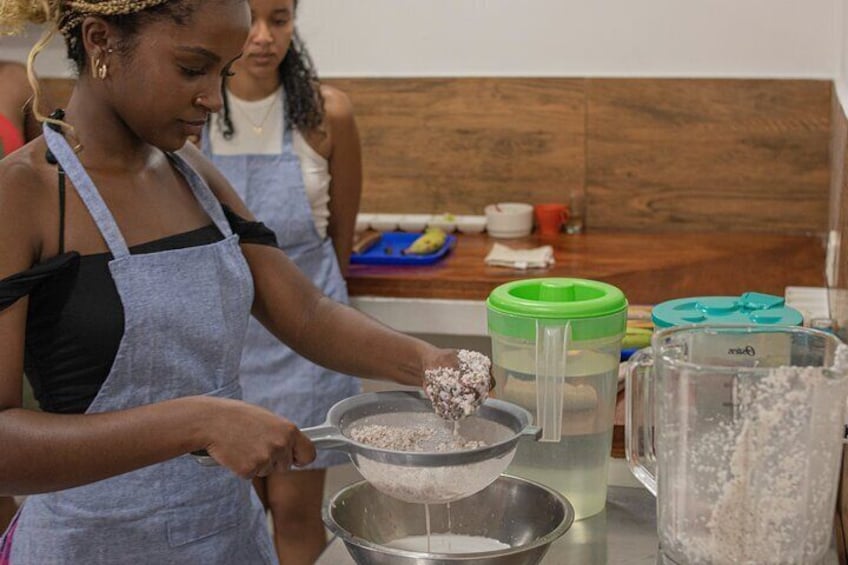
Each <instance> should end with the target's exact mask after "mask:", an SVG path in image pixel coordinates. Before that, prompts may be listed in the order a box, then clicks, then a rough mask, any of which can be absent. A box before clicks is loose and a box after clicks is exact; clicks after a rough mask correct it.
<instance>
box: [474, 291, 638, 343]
mask: <svg viewBox="0 0 848 565" xmlns="http://www.w3.org/2000/svg"><path fill="white" fill-rule="evenodd" d="M486 307H487V311H488V325H489V332H490V333H491V334H498V335H506V336H511V337H517V338H521V339H529V340H534V339H535V338H536V323H537V322H540V323H543V324H545V325H557V324H565V323H569V324H570V326H571V338H572V339H574V340H578V341H581V340H589V339H599V338H608V337H620V336H622V335H624V331H625V327H626V324H627V299H626V298H625V297H624V293H623V292H621V290H619V289H618V288H617V287H615V286H613V285H611V284H607V283H604V282H600V281H592V280H588V279H573V278H558V277H549V278H538V279H524V280H518V281H512V282H508V283H505V284H502V285H500V286H498V287H497V288H495V289H494V290H493V291H492V292H491V294H489V298H488V299H487V300H486Z"/></svg>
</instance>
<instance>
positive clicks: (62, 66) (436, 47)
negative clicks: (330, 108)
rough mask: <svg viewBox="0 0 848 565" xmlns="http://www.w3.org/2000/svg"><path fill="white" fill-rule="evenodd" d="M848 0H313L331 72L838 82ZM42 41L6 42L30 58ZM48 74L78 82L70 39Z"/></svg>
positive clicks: (313, 35) (322, 57)
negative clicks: (67, 53)
mask: <svg viewBox="0 0 848 565" xmlns="http://www.w3.org/2000/svg"><path fill="white" fill-rule="evenodd" d="M845 2H848V0H639V1H633V0H521V1H519V0H301V7H300V14H299V19H300V22H299V25H300V28H301V32H302V34H303V36H304V37H305V39H306V40H307V42H308V45H309V47H310V50H311V51H312V54H313V56H314V58H315V59H316V63H317V65H318V68H319V71H320V73H321V75H322V76H328V77H329V76H378V77H379V76H480V75H484V76H485V75H500V76H515V75H533V76H648V77H663V76H683V77H701V76H714V77H774V78H788V77H797V78H832V77H834V76H835V75H836V74H837V72H838V69H839V67H840V63H841V59H840V52H841V49H840V46H841V43H842V36H841V28H842V25H841V23H842V16H841V9H842V5H843V4H844V3H845ZM33 41H34V37H30V38H27V39H21V38H11V39H10V38H0V57H6V58H8V57H12V58H15V59H18V60H24V59H25V57H26V52H27V51H28V47H29V45H30V44H31V43H32V42H33ZM38 69H39V70H40V72H41V73H42V74H43V75H44V76H67V75H68V74H69V72H70V71H69V67H68V65H67V64H66V62H65V61H64V52H63V46H62V45H61V41H60V40H56V41H55V43H54V45H53V46H52V47H51V48H50V49H49V50H48V51H47V52H46V53H45V54H44V55H43V56H42V57H41V61H40V63H39V66H38Z"/></svg>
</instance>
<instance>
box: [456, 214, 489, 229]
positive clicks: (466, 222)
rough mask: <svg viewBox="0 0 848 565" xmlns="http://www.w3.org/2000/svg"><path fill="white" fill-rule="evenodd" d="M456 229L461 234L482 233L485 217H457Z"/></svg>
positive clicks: (484, 226) (484, 227)
mask: <svg viewBox="0 0 848 565" xmlns="http://www.w3.org/2000/svg"><path fill="white" fill-rule="evenodd" d="M456 229H458V230H459V231H461V232H462V233H482V232H483V230H485V229H486V216H457V217H456Z"/></svg>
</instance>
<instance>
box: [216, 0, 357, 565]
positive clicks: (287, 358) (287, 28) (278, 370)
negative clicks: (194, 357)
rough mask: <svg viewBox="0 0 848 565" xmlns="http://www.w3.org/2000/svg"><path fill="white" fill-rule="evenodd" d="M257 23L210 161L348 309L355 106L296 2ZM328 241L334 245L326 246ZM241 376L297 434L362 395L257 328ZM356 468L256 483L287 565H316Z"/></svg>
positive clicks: (321, 468) (274, 6)
mask: <svg viewBox="0 0 848 565" xmlns="http://www.w3.org/2000/svg"><path fill="white" fill-rule="evenodd" d="M250 8H251V17H252V26H251V30H250V34H249V35H248V39H247V43H246V44H245V52H244V54H243V56H242V58H241V59H239V60H238V61H237V62H236V63H235V64H234V65H233V72H234V76H232V77H229V78H228V79H227V80H226V82H225V86H226V88H225V90H224V108H223V110H222V111H221V112H220V113H219V114H218V116H217V117H216V118H213V119H212V120H211V121H210V124H209V127H208V128H207V131H206V134H205V135H204V138H203V142H202V147H203V152H204V153H205V154H206V155H207V156H208V157H209V158H210V159H211V160H212V162H213V163H214V164H215V165H216V166H217V168H218V169H219V170H220V171H221V172H222V173H224V175H225V176H226V177H227V179H228V180H229V181H230V183H231V184H232V185H233V187H234V188H235V189H236V191H237V192H238V193H239V196H241V198H242V199H243V200H244V201H245V203H246V204H247V206H248V208H249V209H250V210H252V211H253V212H254V213H255V214H256V215H257V217H258V218H259V219H260V220H261V221H262V222H263V223H264V224H265V225H266V226H268V227H270V228H271V229H273V231H274V233H275V234H276V236H277V241H278V243H279V245H280V247H281V248H282V249H283V251H285V253H286V255H287V256H288V257H289V258H290V259H292V260H293V261H294V262H295V264H296V265H297V266H298V268H299V269H300V270H301V271H302V272H303V273H304V274H305V275H306V276H307V277H309V279H310V280H312V282H313V283H315V285H316V286H317V287H318V288H320V289H321V290H322V291H323V292H324V293H325V294H326V295H327V296H329V297H330V298H332V299H333V300H336V301H338V302H343V303H346V302H347V287H346V284H345V280H344V278H343V277H342V273H341V268H340V266H341V267H344V268H346V267H347V265H348V259H349V256H350V249H351V245H352V240H353V227H354V224H355V222H356V214H357V211H358V208H359V196H360V192H361V184H362V173H361V162H360V147H359V139H358V135H357V132H356V125H355V122H354V118H353V113H352V111H351V106H350V103H349V102H348V100H347V98H346V97H345V96H344V94H342V93H341V92H340V91H338V90H335V89H332V88H330V87H326V86H323V87H321V86H319V83H318V80H317V77H316V76H315V73H314V71H313V70H312V67H311V63H310V59H309V56H308V54H307V53H306V51H305V48H304V46H303V45H302V43H301V42H300V41H299V39H298V37H297V33H296V31H295V24H294V22H295V10H296V8H297V3H296V2H295V1H294V0H251V1H250ZM328 234H331V235H332V237H328ZM240 378H241V383H242V387H243V389H244V399H245V400H247V401H248V402H254V403H256V404H258V405H260V406H263V407H265V408H267V409H269V410H271V411H273V412H275V413H276V414H279V415H281V416H283V415H284V416H285V417H286V418H289V419H290V420H292V421H293V422H294V423H295V424H297V425H298V426H299V427H307V426H314V425H318V424H320V423H322V422H323V421H324V419H325V418H326V415H327V411H328V410H329V409H330V407H331V406H333V404H335V403H336V402H338V401H339V400H342V399H344V398H346V397H348V396H351V395H353V394H356V393H358V392H360V386H359V383H358V381H356V380H355V379H353V378H351V377H349V376H347V375H343V374H339V373H335V372H332V371H330V370H328V369H325V368H323V367H321V366H319V365H316V364H315V363H312V362H311V361H309V360H307V359H304V358H303V357H301V356H300V355H298V354H297V353H295V352H294V351H292V350H291V349H290V348H288V347H286V346H285V345H283V344H281V343H280V342H279V340H277V339H276V338H274V336H273V335H272V334H270V333H269V332H268V330H266V329H265V328H264V327H263V326H262V325H261V324H259V323H258V322H257V321H256V320H251V322H250V325H249V328H248V333H247V339H246V341H245V348H244V353H243V354H242V360H241V368H240ZM347 461H349V460H348V458H347V456H346V455H344V454H343V453H338V452H336V453H333V452H331V451H326V452H323V453H320V454H319V455H318V458H317V459H316V461H315V462H313V463H312V464H311V465H310V466H309V467H308V468H306V469H298V470H292V471H291V472H289V473H279V474H274V475H270V476H268V477H263V478H258V479H256V480H255V481H254V483H255V486H256V489H257V492H259V493H260V497H261V498H262V500H263V502H265V503H266V505H267V507H268V508H269V510H270V511H271V516H272V518H273V524H274V541H275V545H276V548H277V555H278V557H279V560H280V563H282V564H284V565H310V564H312V563H314V562H315V560H316V559H317V558H318V556H319V555H320V553H321V551H322V550H323V548H324V546H325V545H326V536H325V530H324V524H323V522H322V520H321V503H322V500H323V492H324V480H325V475H326V467H329V466H331V465H335V464H341V463H345V462H347Z"/></svg>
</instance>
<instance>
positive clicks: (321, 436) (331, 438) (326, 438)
mask: <svg viewBox="0 0 848 565" xmlns="http://www.w3.org/2000/svg"><path fill="white" fill-rule="evenodd" d="M300 431H301V432H303V434H304V435H305V436H306V437H308V438H309V439H310V440H312V443H314V444H315V448H316V449H340V450H342V451H348V450H349V449H350V447H351V445H350V440H349V439H347V438H346V437H345V436H343V435H342V434H341V432H339V429H338V428H337V427H336V426H333V425H331V424H322V425H320V426H313V427H311V428H303V429H302V430H300Z"/></svg>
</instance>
